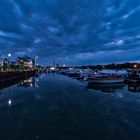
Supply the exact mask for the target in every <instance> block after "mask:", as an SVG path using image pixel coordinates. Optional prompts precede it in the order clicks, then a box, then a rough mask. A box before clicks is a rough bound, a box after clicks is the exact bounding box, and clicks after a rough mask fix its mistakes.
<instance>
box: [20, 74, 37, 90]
mask: <svg viewBox="0 0 140 140" xmlns="http://www.w3.org/2000/svg"><path fill="white" fill-rule="evenodd" d="M38 82H39V79H38V78H36V77H30V78H29V79H25V80H23V81H21V82H20V83H19V84H18V87H25V88H30V87H39V85H38Z"/></svg>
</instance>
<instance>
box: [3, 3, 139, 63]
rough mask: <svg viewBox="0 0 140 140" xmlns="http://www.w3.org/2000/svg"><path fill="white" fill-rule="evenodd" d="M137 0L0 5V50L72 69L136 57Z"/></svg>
mask: <svg viewBox="0 0 140 140" xmlns="http://www.w3.org/2000/svg"><path fill="white" fill-rule="evenodd" d="M139 44H140V1H139V0H1V4H0V51H1V55H2V56H3V55H6V54H7V53H8V52H11V53H12V56H14V57H16V56H18V55H19V56H22V55H25V54H27V55H31V56H39V58H40V60H39V61H40V62H42V63H46V64H50V63H52V61H53V59H54V58H55V59H56V61H57V63H61V64H63V63H65V64H72V65H82V64H84V65H85V64H97V63H111V62H122V61H133V60H134V61H135V60H139V57H140V52H139V51H140V47H139Z"/></svg>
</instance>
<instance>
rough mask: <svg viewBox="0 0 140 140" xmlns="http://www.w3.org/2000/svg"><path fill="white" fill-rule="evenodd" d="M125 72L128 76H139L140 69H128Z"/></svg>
mask: <svg viewBox="0 0 140 140" xmlns="http://www.w3.org/2000/svg"><path fill="white" fill-rule="evenodd" d="M127 72H128V75H127V76H128V77H130V78H140V69H129V70H128V71H127Z"/></svg>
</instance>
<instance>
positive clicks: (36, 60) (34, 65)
mask: <svg viewBox="0 0 140 140" xmlns="http://www.w3.org/2000/svg"><path fill="white" fill-rule="evenodd" d="M37 59H38V56H36V57H35V59H34V61H35V62H34V68H36V61H37Z"/></svg>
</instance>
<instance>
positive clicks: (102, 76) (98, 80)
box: [87, 73, 124, 84]
mask: <svg viewBox="0 0 140 140" xmlns="http://www.w3.org/2000/svg"><path fill="white" fill-rule="evenodd" d="M87 82H88V84H112V83H124V77H123V76H121V75H117V74H106V73H99V74H97V75H94V76H92V77H88V78H87Z"/></svg>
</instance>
